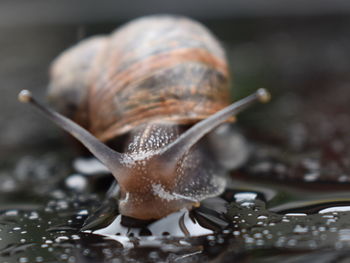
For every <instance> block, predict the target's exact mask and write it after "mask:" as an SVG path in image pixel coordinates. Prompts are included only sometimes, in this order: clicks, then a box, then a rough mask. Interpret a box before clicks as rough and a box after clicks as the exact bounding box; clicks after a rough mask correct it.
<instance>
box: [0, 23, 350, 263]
mask: <svg viewBox="0 0 350 263" xmlns="http://www.w3.org/2000/svg"><path fill="white" fill-rule="evenodd" d="M349 24H350V20H349V19H347V18H344V17H332V18H329V17H328V18H312V19H305V18H303V19H301V18H299V19H296V18H295V19H294V18H293V19H285V20H281V19H277V18H276V19H261V20H249V21H245V20H237V21H233V22H232V23H231V22H230V23H228V22H225V23H224V22H211V23H209V24H208V25H209V27H210V28H211V29H212V30H213V31H214V32H216V33H217V35H219V36H220V37H221V39H222V40H223V41H224V43H225V46H226V48H227V50H228V55H229V58H230V61H232V71H233V72H234V84H235V88H234V89H233V95H234V97H235V98H239V97H242V96H243V95H245V94H248V93H249V92H250V91H251V90H253V89H256V88H257V87H260V86H264V87H266V88H269V89H270V90H271V92H272V95H273V100H272V102H271V103H269V104H267V105H259V106H256V107H254V108H252V109H250V110H249V111H247V112H245V113H244V114H242V115H241V116H239V120H238V124H239V128H240V129H241V131H242V133H243V134H244V135H245V136H246V137H247V140H248V142H249V145H250V147H251V157H250V158H249V161H248V162H247V163H246V164H245V165H244V166H243V167H241V168H240V169H238V170H236V171H233V172H232V175H231V181H230V183H229V187H228V189H227V191H226V192H225V193H224V194H223V195H222V196H221V197H220V198H221V200H225V202H227V203H224V204H223V205H222V206H223V207H225V208H226V209H227V210H226V209H221V208H222V206H217V205H210V204H209V205H208V204H203V205H202V207H200V208H198V209H197V210H194V211H193V212H192V215H193V217H194V218H195V220H197V221H199V222H200V224H201V225H202V226H205V227H207V228H210V229H213V230H214V233H212V234H206V235H204V236H196V237H190V236H184V237H179V236H175V235H166V233H163V234H164V235H153V236H149V235H148V234H149V232H147V231H144V232H143V234H144V235H143V236H137V235H135V234H134V236H131V235H130V234H127V235H122V234H121V235H119V236H116V238H115V239H112V238H111V237H110V236H109V237H106V236H103V235H97V234H93V233H90V232H79V230H80V229H81V227H82V225H83V224H84V221H85V219H86V218H87V217H88V216H89V215H92V213H93V211H95V210H96V209H97V208H99V207H100V206H101V203H102V202H103V200H104V193H105V192H106V191H107V189H108V183H109V182H110V180H109V179H108V176H107V175H99V176H96V175H89V176H88V175H84V174H78V173H77V171H75V170H74V169H73V168H72V160H73V158H74V157H73V156H74V152H73V151H72V148H70V146H69V145H68V144H66V145H64V144H61V142H62V141H60V139H59V138H60V137H59V136H58V135H53V136H51V135H49V136H47V138H45V136H44V135H41V134H40V132H39V130H40V129H39V128H38V127H39V126H40V125H42V124H40V125H39V124H38V127H36V128H33V129H34V130H32V132H31V133H32V134H33V135H34V139H33V141H30V142H28V141H27V140H28V137H27V136H29V135H22V134H21V132H17V133H16V134H18V136H19V138H18V141H17V143H18V145H17V144H16V143H14V144H11V145H9V143H6V140H7V139H6V138H10V137H11V136H10V135H6V134H11V132H10V130H11V129H16V130H18V128H19V127H21V125H24V124H23V123H15V122H16V121H12V122H11V123H12V128H9V127H8V128H6V132H5V133H3V134H2V135H3V136H4V137H3V138H2V142H1V143H2V145H3V148H2V149H4V150H2V152H1V156H2V158H3V162H2V163H1V165H0V177H1V184H0V261H1V262H101V261H103V262H233V261H235V262H348V260H350V192H349V188H350V184H349V183H350V150H349V146H350V136H349V134H350V107H349V102H350V74H349V71H350V48H349V46H350V45H349V43H350V34H349V33H348V25H349ZM101 28H102V29H103V30H102V31H103V32H105V31H109V30H108V28H110V26H90V27H88V30H87V32H88V34H93V33H96V32H100V31H101ZM231 32H234V33H231ZM57 49H58V48H57ZM53 53H54V52H53ZM47 60H49V59H48V58H47ZM25 78H26V77H25V76H24V79H25ZM23 81H24V80H23ZM18 82H19V83H17V84H18V85H19V86H20V87H17V85H16V89H17V88H18V90H19V89H21V88H23V86H22V85H20V84H21V83H20V81H19V80H18ZM43 82H44V81H43ZM22 84H23V83H22ZM12 92H13V93H15V91H10V92H9V93H8V94H12ZM13 103H16V102H15V100H14V98H13ZM3 107H4V106H3ZM4 114H5V115H6V116H7V115H9V113H4ZM33 118H36V117H33ZM37 122H38V123H39V122H40V123H41V122H42V123H44V124H43V126H45V123H46V120H44V119H42V118H38V119H37ZM34 123H35V121H34ZM15 124H16V125H15ZM17 125H18V126H17ZM28 129H29V130H30V128H28ZM46 129H49V128H46ZM46 129H45V127H44V131H46ZM6 136H7V137H6ZM21 136H22V137H21ZM11 138H12V137H11ZM13 141H14V142H16V140H15V139H13ZM23 141H27V142H26V145H27V146H26V147H24V148H23V149H20V147H19V145H20V142H23ZM34 143H35V144H34ZM50 143H53V144H50ZM34 145H37V146H36V147H34ZM55 146H57V147H55ZM9 150H11V151H9ZM209 203H210V202H209ZM214 203H215V202H214ZM215 204H216V203H215ZM337 210H338V211H337ZM111 211H115V210H113V207H112V208H111ZM107 212H108V210H107ZM107 214H108V213H107ZM163 232H167V229H164V230H163Z"/></svg>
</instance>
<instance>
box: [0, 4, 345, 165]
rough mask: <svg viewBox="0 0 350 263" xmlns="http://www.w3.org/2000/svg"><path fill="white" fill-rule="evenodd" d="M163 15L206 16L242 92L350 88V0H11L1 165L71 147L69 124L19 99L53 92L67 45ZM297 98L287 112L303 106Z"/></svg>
mask: <svg viewBox="0 0 350 263" xmlns="http://www.w3.org/2000/svg"><path fill="white" fill-rule="evenodd" d="M157 13H171V14H182V15H185V16H189V17H192V18H194V19H197V20H199V21H200V22H202V23H203V24H205V25H206V26H207V27H208V28H209V29H210V30H211V31H212V32H213V33H214V34H215V35H216V36H217V37H218V38H219V39H220V40H221V41H222V43H223V45H224V46H225V48H226V50H227V53H228V56H229V60H230V64H231V69H232V72H233V76H234V81H233V86H234V89H233V95H234V97H235V98H238V97H242V96H243V95H245V94H247V93H249V92H250V91H251V90H253V89H256V88H257V87H261V86H264V87H267V88H270V89H272V90H273V92H274V93H275V94H274V95H275V98H276V96H277V98H278V96H280V94H284V93H285V92H288V90H290V89H302V88H303V87H305V86H308V89H312V90H314V91H315V92H313V93H309V94H308V96H317V94H318V93H320V92H322V86H324V85H328V86H333V85H334V87H336V86H342V87H345V88H341V90H340V91H339V92H338V93H340V94H341V93H342V92H344V91H348V90H349V88H350V87H349V84H350V75H349V69H350V34H349V28H350V18H349V14H350V2H349V1H341V0H332V1H329V0H308V1H304V0H293V1H287V0H265V1H260V0H251V1H243V0H216V1H195V0H186V1H185V0H177V1H163V0H149V1H135V0H129V1H117V0H114V1H91V0H77V1H66V0H59V1H57V0H30V1H14V0H7V1H5V0H2V1H1V2H0V89H1V93H0V127H1V129H0V160H1V162H6V161H8V160H9V158H10V156H13V159H15V158H16V156H21V155H22V154H24V153H28V152H35V151H42V152H45V151H46V150H47V149H48V148H51V149H52V147H57V148H60V147H65V146H62V144H61V142H62V137H61V136H62V133H61V131H60V130H59V129H57V128H56V127H55V126H54V125H52V124H51V123H50V122H48V121H47V120H46V119H44V118H42V116H40V115H39V114H37V112H36V111H34V110H33V109H32V108H31V107H28V106H26V105H21V104H20V103H18V102H17V98H16V96H17V93H18V91H20V90H21V89H23V88H29V89H32V90H33V91H34V93H35V94H36V95H37V96H38V97H39V98H40V99H41V100H43V99H45V88H46V85H47V83H48V74H47V72H48V67H49V65H50V62H51V61H52V60H53V59H54V58H55V57H56V56H57V55H58V54H60V53H61V52H62V51H63V50H64V49H66V48H68V47H70V46H72V45H74V44H75V43H77V42H78V41H79V40H80V39H83V38H85V37H87V36H89V35H93V34H108V33H109V32H111V31H112V30H113V29H114V28H115V27H117V26H118V25H120V24H121V23H124V22H126V21H129V20H131V19H133V18H136V17H139V16H143V15H147V14H157ZM340 97H341V96H340ZM291 101H292V100H288V106H286V107H285V112H286V114H285V115H283V116H282V117H283V118H284V117H286V116H287V117H288V116H289V117H290V116H292V117H293V116H294V117H295V116H298V115H297V114H299V113H300V112H298V105H297V103H295V104H293V105H292V104H291ZM280 103H283V100H280ZM289 104H291V105H289ZM293 114H294V115H293ZM271 116H273V115H271ZM277 117H278V116H277ZM277 117H276V116H275V117H273V120H276V118H277ZM282 117H281V119H282V120H283V118H282ZM276 125H277V126H278V124H276ZM286 136H287V135H286ZM282 137H283V136H282Z"/></svg>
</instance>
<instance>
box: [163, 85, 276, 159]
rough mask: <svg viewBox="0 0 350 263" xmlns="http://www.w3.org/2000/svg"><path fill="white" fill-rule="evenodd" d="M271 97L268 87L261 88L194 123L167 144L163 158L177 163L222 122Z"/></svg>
mask: <svg viewBox="0 0 350 263" xmlns="http://www.w3.org/2000/svg"><path fill="white" fill-rule="evenodd" d="M270 98H271V95H270V93H269V92H268V91H267V90H266V89H262V88H261V89H258V90H257V91H256V92H255V93H253V94H251V95H249V96H247V97H245V98H243V99H241V100H239V101H236V102H234V103H232V104H231V105H229V106H227V107H226V108H224V109H222V110H220V111H218V112H217V113H215V114H213V115H211V116H210V117H208V118H207V119H205V120H202V121H200V122H198V123H197V124H195V125H193V126H192V127H191V128H190V129H188V130H187V131H186V132H185V133H183V134H182V135H181V136H180V137H179V138H177V139H176V140H175V141H173V142H172V143H170V144H169V145H167V146H166V147H165V148H164V149H163V151H162V153H161V158H164V159H165V161H166V162H168V163H172V164H176V163H177V161H178V160H179V159H180V158H181V157H182V156H183V155H184V154H185V153H186V152H187V151H188V150H189V149H190V148H191V147H192V146H193V145H195V144H196V143H197V142H198V141H199V140H200V139H202V138H203V137H204V136H205V135H206V134H208V133H209V132H211V131H212V130H214V129H215V128H216V127H218V126H219V125H220V124H222V123H224V122H225V121H226V120H227V119H228V118H230V117H231V116H232V115H236V114H238V113H240V112H241V111H243V110H245V109H246V108H248V107H249V106H251V105H253V104H255V103H256V102H262V103H266V102H268V101H269V100H270Z"/></svg>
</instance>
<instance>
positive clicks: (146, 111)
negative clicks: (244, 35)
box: [19, 15, 269, 220]
mask: <svg viewBox="0 0 350 263" xmlns="http://www.w3.org/2000/svg"><path fill="white" fill-rule="evenodd" d="M48 93H49V97H50V98H51V100H53V101H54V105H55V107H56V108H57V109H58V112H61V113H62V114H61V113H58V112H57V111H54V110H51V109H49V108H47V107H45V106H43V105H42V104H40V103H39V102H38V101H37V100H35V99H34V98H33V96H32V95H31V93H30V91H28V90H23V91H21V92H20V94H19V100H20V101H21V102H30V103H31V104H33V105H34V106H36V107H37V108H38V109H40V110H41V111H42V112H43V113H44V114H46V115H47V116H48V117H49V118H50V119H51V120H52V121H54V122H56V124H58V125H59V126H61V127H62V128H63V129H64V130H66V131H67V132H68V133H70V134H71V135H73V136H74V137H75V138H77V139H78V140H79V141H80V142H81V143H82V144H84V145H85V146H86V147H87V148H88V149H89V150H90V151H91V153H92V154H93V155H94V156H95V157H97V158H98V159H99V160H100V161H101V162H102V163H103V164H104V165H106V167H107V168H108V169H109V170H110V172H111V173H112V174H113V176H114V177H115V179H116V180H117V182H118V184H119V187H120V193H119V194H120V196H119V211H120V213H121V214H122V215H125V216H128V217H132V218H136V219H142V220H152V219H159V218H162V217H165V216H166V215H169V214H170V213H172V212H175V211H178V210H180V209H183V208H187V209H191V208H193V207H196V206H198V205H199V202H200V201H201V200H203V199H205V198H208V197H212V196H217V195H220V194H221V193H222V192H223V191H224V189H225V178H223V177H221V176H218V175H219V174H221V171H222V170H225V169H224V168H223V167H221V166H220V164H219V163H218V162H217V161H216V159H215V158H212V155H211V150H210V144H208V143H207V142H206V140H205V139H203V140H202V138H203V137H207V136H206V135H207V134H209V133H211V132H212V131H213V130H214V129H216V128H217V127H218V126H219V125H221V124H223V123H227V122H229V121H232V119H233V118H234V115H236V114H237V113H238V112H240V111H241V110H243V109H245V108H247V107H248V106H249V105H251V104H253V103H255V102H257V101H260V102H267V101H268V100H269V93H268V92H267V91H266V90H265V89H258V90H257V91H256V92H255V93H253V94H251V95H249V96H248V97H246V98H243V99H241V100H240V101H238V102H235V103H233V104H230V102H229V98H230V96H229V73H228V65H227V61H226V58H225V54H224V50H223V48H222V47H221V46H220V44H219V43H218V41H217V40H216V38H215V37H214V36H213V35H212V34H211V33H210V32H209V31H208V30H207V29H206V28H205V27H204V26H202V25H201V24H199V23H198V22H195V21H193V20H191V19H188V18H184V17H179V16H170V15H169V16H168V15H156V16H148V17H143V18H139V19H136V20H134V21H131V22H129V23H127V24H126V25H124V26H122V27H121V28H119V29H117V30H116V31H115V32H113V33H112V34H111V35H109V36H98V37H92V38H89V39H86V40H83V41H82V42H81V43H79V44H77V45H76V46H73V47H72V48H70V49H68V50H67V51H65V52H63V54H62V55H60V56H59V57H58V58H57V59H56V60H55V61H54V62H53V65H52V68H51V82H50V85H49V92H48ZM64 115H66V116H67V117H65V116H64ZM83 127H84V128H83ZM124 135H127V139H126V142H125V147H124V149H123V150H122V151H120V152H118V151H116V150H114V149H112V148H111V147H109V146H107V145H106V144H105V143H106V142H109V141H111V140H113V139H115V138H120V137H121V136H124ZM123 138H124V137H123ZM214 144H215V143H214ZM222 150H225V149H222Z"/></svg>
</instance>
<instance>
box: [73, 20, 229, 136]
mask: <svg viewBox="0 0 350 263" xmlns="http://www.w3.org/2000/svg"><path fill="white" fill-rule="evenodd" d="M79 45H81V44H79ZM88 79H89V85H88V91H87V92H88V96H86V98H87V100H86V105H85V106H84V108H85V109H86V110H87V111H88V112H87V116H88V120H87V122H86V128H87V129H88V130H90V131H91V133H93V134H94V135H95V136H96V137H98V138H99V139H100V140H102V141H107V140H110V139H112V138H114V137H116V136H118V135H121V134H123V133H127V132H129V131H130V130H132V129H133V128H135V127H137V126H138V125H141V124H144V123H149V122H153V121H157V122H162V121H163V122H175V123H179V124H192V123H195V122H197V121H199V120H201V119H205V118H207V117H208V116H210V115H212V114H213V113H215V112H217V111H218V110H220V109H222V108H224V107H225V106H227V105H228V104H229V98H230V96H229V94H228V93H229V89H228V68H227V63H226V60H225V54H224V52H223V49H222V48H221V46H220V45H219V43H218V42H217V40H216V39H215V37H213V36H212V35H211V33H210V32H208V30H207V29H206V28H204V27H203V26H202V25H200V24H199V23H197V22H195V21H192V20H190V19H187V18H183V17H176V16H150V17H144V18H140V19H137V20H134V21H132V22H130V23H128V24H126V25H124V26H123V27H121V28H120V29H118V30H116V31H115V32H114V33H112V34H111V35H110V36H109V37H108V38H107V40H106V43H104V44H103V49H99V52H98V54H97V55H96V58H94V60H93V61H92V62H91V66H89V78H88ZM78 122H79V121H78ZM80 123H81V122H80Z"/></svg>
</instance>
